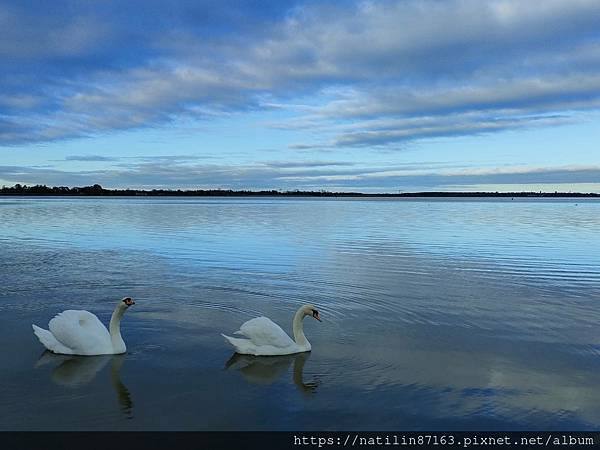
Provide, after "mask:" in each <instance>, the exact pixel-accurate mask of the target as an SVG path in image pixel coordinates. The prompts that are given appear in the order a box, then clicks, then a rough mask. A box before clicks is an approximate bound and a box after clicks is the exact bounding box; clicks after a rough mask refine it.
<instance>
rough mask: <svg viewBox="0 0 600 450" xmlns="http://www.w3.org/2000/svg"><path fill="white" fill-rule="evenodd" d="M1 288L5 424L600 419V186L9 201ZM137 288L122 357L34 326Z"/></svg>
mask: <svg viewBox="0 0 600 450" xmlns="http://www.w3.org/2000/svg"><path fill="white" fill-rule="evenodd" d="M0 288H1V289H0V341H1V342H2V358H1V359H0V412H1V414H0V429H1V430H55V429H60V430H81V429H85V430H273V429H274V430H306V429H310V430H338V429H340V430H353V429H359V430H367V429H371V430H373V429H375V430H398V431H399V430H444V429H445V430H461V429H462V430H477V429H479V430H482V429H485V430H493V429H503V430H508V429H514V430H521V429H527V430H535V429H552V430H554V429H572V430H575V429H580V430H592V429H593V430H598V429H600V202H599V201H595V200H581V199H577V200H541V199H530V200H516V199H515V200H514V201H511V200H510V199H507V200H487V199H470V200H442V199H439V200H438V199H426V200H425V199H422V200H405V199H403V200H398V199H391V200H390V199H366V200H365V199H360V200H357V199H344V200H335V199H285V198H195V199H178V198H114V199H112V198H7V197H4V198H0ZM124 296H131V297H133V298H134V299H135V300H136V302H137V304H136V305H135V306H134V307H132V308H131V309H130V310H129V311H128V312H127V314H126V316H125V318H124V320H123V323H122V333H123V336H124V339H125V341H126V343H127V345H128V351H127V354H125V355H122V356H116V357H110V356H108V357H106V356H105V357H60V356H56V355H52V354H48V353H44V352H43V347H42V346H41V344H40V343H39V342H38V340H37V339H36V338H35V336H34V335H33V333H32V330H31V324H32V323H36V324H38V325H40V326H43V327H44V328H46V327H47V324H48V320H49V319H51V318H52V317H53V316H54V314H56V313H58V312H60V311H62V310H64V309H87V310H89V311H92V312H94V313H96V314H97V315H98V317H99V318H100V319H101V320H102V321H103V322H104V323H108V320H109V318H110V314H111V312H112V310H113V308H114V305H115V303H116V302H117V301H118V300H119V299H120V298H122V297H124ZM304 303H313V304H315V305H317V307H318V308H319V310H320V312H321V315H322V319H323V322H322V323H319V322H317V321H315V320H312V319H310V318H307V319H306V320H305V332H306V335H307V337H308V339H309V340H310V341H311V343H312V346H313V351H312V352H311V353H310V354H301V355H296V356H288V357H271V358H264V357H263V358H252V357H238V358H236V357H233V358H232V356H233V352H232V349H231V348H230V347H229V346H228V345H227V344H226V343H225V342H224V340H223V338H222V337H221V336H220V333H221V332H224V333H232V332H233V331H235V330H237V329H238V327H239V325H240V324H241V323H242V322H244V321H245V320H248V319H250V318H252V317H255V316H258V315H266V316H268V317H270V318H271V319H273V320H274V321H275V322H277V323H279V324H280V325H281V326H282V327H283V328H284V330H286V331H288V332H291V319H292V316H293V314H294V312H295V311H296V309H297V308H298V306H300V305H302V304H304Z"/></svg>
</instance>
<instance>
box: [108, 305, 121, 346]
mask: <svg viewBox="0 0 600 450" xmlns="http://www.w3.org/2000/svg"><path fill="white" fill-rule="evenodd" d="M123 314H125V308H123V307H121V305H117V307H116V308H115V310H114V311H113V313H112V316H111V318H110V325H109V332H110V339H111V341H112V345H113V348H114V349H115V351H116V352H119V353H122V352H124V351H125V342H124V341H123V338H122V337H121V319H122V318H123Z"/></svg>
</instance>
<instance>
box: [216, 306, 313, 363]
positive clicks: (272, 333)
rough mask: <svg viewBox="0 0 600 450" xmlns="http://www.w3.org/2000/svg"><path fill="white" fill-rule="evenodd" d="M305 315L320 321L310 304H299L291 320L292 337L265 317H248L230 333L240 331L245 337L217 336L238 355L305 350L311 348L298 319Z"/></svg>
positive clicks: (269, 354)
mask: <svg viewBox="0 0 600 450" xmlns="http://www.w3.org/2000/svg"><path fill="white" fill-rule="evenodd" d="M305 316H312V317H314V318H315V319H317V320H318V321H319V322H321V318H320V317H319V311H317V310H316V309H315V307H314V306H313V305H304V306H302V307H301V308H300V309H299V310H298V311H297V312H296V314H295V315H294V321H293V323H292V324H293V330H294V340H292V339H291V338H290V337H289V336H288V335H287V334H286V333H285V331H283V330H282V329H281V327H280V326H279V325H277V324H276V323H274V322H273V321H272V320H271V319H269V318H267V317H257V318H256V319H251V320H249V321H247V322H245V323H243V324H242V326H241V327H240V329H239V331H236V332H235V333H234V334H241V335H242V336H245V337H247V338H248V339H241V338H233V337H230V336H226V335H224V334H222V335H221V336H223V337H224V338H225V339H226V340H227V342H229V343H230V344H231V345H233V347H234V348H235V351H236V352H237V353H240V354H242V355H256V356H275V355H291V354H292V353H301V352H309V351H310V349H311V346H310V342H308V339H306V336H304V330H303V328H302V320H303V319H304V317H305Z"/></svg>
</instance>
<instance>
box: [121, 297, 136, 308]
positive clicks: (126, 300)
mask: <svg viewBox="0 0 600 450" xmlns="http://www.w3.org/2000/svg"><path fill="white" fill-rule="evenodd" d="M121 304H122V307H123V308H129V307H130V306H132V305H135V302H134V301H133V299H132V298H131V297H125V298H124V299H123V300H121Z"/></svg>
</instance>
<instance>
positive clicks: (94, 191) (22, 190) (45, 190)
mask: <svg viewBox="0 0 600 450" xmlns="http://www.w3.org/2000/svg"><path fill="white" fill-rule="evenodd" d="M0 195H76V196H105V197H126V196H157V197H160V196H164V197H166V196H171V197H202V196H222V197H236V196H237V197H242V196H291V197H555V198H556V197H558V198H563V197H600V194H594V193H582V192H574V193H571V192H569V193H566V192H399V193H388V194H365V193H362V192H329V191H300V190H294V191H277V190H270V191H244V190H242V191H234V190H231V189H197V190H185V191H182V190H181V189H177V190H171V189H152V190H151V191H148V190H142V189H104V188H103V187H102V186H100V185H99V184H94V185H93V186H84V187H67V186H54V187H48V186H45V185H41V184H37V185H35V186H27V185H21V184H15V185H14V186H12V187H7V186H3V187H2V189H0Z"/></svg>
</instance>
